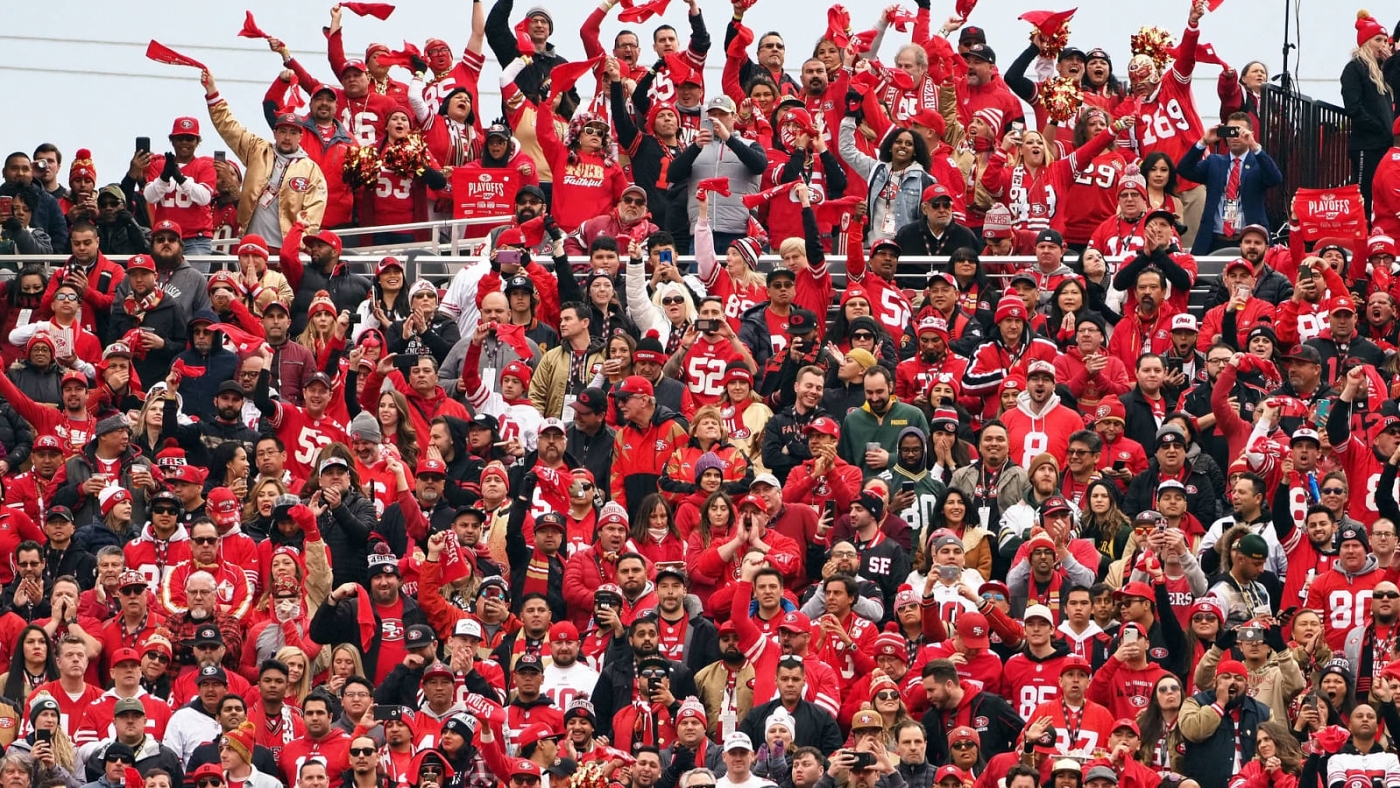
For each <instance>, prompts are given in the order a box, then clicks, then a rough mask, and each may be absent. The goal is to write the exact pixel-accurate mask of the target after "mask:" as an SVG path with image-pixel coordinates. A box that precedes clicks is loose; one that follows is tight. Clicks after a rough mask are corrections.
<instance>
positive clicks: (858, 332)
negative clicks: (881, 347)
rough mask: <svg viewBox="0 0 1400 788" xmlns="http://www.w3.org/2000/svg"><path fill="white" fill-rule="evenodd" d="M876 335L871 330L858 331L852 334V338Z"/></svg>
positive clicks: (868, 337) (865, 337)
mask: <svg viewBox="0 0 1400 788" xmlns="http://www.w3.org/2000/svg"><path fill="white" fill-rule="evenodd" d="M874 338H875V335H874V334H872V333H870V332H869V331H857V332H855V333H854V334H851V339H874Z"/></svg>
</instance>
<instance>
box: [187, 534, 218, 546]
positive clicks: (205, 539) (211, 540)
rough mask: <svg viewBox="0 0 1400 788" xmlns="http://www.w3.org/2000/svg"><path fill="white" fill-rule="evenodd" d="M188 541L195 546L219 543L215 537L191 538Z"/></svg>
mask: <svg viewBox="0 0 1400 788" xmlns="http://www.w3.org/2000/svg"><path fill="white" fill-rule="evenodd" d="M190 541H191V542H194V543H195V544H215V543H217V542H218V541H219V537H217V536H191V537H190Z"/></svg>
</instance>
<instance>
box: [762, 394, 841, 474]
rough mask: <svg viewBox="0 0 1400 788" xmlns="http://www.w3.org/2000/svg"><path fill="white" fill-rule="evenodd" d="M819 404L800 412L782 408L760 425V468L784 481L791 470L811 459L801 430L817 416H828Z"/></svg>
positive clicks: (805, 437)
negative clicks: (763, 425) (761, 432)
mask: <svg viewBox="0 0 1400 788" xmlns="http://www.w3.org/2000/svg"><path fill="white" fill-rule="evenodd" d="M828 415H830V414H828V413H827V412H826V411H825V410H823V409H822V408H821V406H817V407H816V408H815V409H813V410H811V411H808V412H807V413H802V414H799V413H798V412H797V411H796V410H795V409H794V408H783V409H782V410H780V411H778V412H777V413H774V414H773V416H772V418H770V419H768V425H767V426H766V427H764V428H763V452H762V456H763V467H765V468H767V469H768V470H770V471H772V472H773V475H774V476H777V477H778V481H780V482H786V481H787V477H788V474H789V473H792V469H793V468H796V467H797V466H799V465H801V464H802V463H804V462H806V461H807V460H810V459H812V452H811V451H809V450H808V449H807V436H806V435H803V434H802V430H803V429H804V428H806V426H807V425H808V424H811V423H812V422H813V421H815V420H816V419H817V418H818V417H820V416H828Z"/></svg>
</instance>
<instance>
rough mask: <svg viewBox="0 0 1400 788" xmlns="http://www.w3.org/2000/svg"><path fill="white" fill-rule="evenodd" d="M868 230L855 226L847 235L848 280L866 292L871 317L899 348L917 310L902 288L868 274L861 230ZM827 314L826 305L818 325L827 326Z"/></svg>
mask: <svg viewBox="0 0 1400 788" xmlns="http://www.w3.org/2000/svg"><path fill="white" fill-rule="evenodd" d="M864 226H865V223H864V222H851V224H850V229H849V230H848V231H847V236H846V252H847V254H846V278H847V279H848V280H849V281H851V282H854V283H856V284H859V285H860V286H861V287H864V288H865V293H866V298H867V299H869V301H870V311H871V316H872V317H874V318H875V320H876V321H878V322H879V323H880V325H882V326H884V327H885V331H886V332H887V333H888V334H889V335H890V338H891V339H892V340H894V343H895V345H896V346H899V344H900V340H901V339H902V338H903V337H904V332H905V331H907V330H908V328H909V318H910V317H911V316H912V315H913V314H914V307H913V306H911V305H910V303H909V297H908V296H906V295H905V294H904V291H903V290H902V289H900V287H899V285H897V284H895V283H894V282H891V281H889V280H888V279H885V278H884V277H882V276H876V275H874V274H872V273H868V272H867V270H866V267H865V248H864V246H863V245H862V243H861V240H860V233H861V229H862V228H863V227H864ZM825 314H826V305H825V304H823V305H822V308H821V309H820V310H817V318H818V320H817V322H818V324H821V323H825V320H823V319H821V318H822V316H823V315H825Z"/></svg>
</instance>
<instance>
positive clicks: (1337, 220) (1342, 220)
mask: <svg viewBox="0 0 1400 788" xmlns="http://www.w3.org/2000/svg"><path fill="white" fill-rule="evenodd" d="M1293 213H1294V215H1295V216H1297V217H1298V225H1299V227H1300V228H1302V231H1303V238H1304V239H1305V240H1307V241H1316V240H1318V239H1319V238H1327V237H1334V238H1365V237H1366V209H1365V205H1364V204H1363V203H1362V200H1361V187H1360V186H1357V185H1355V184H1353V185H1351V186H1343V187H1341V188H1338V189H1299V190H1298V192H1297V193H1296V194H1295V195H1294V196H1293Z"/></svg>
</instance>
